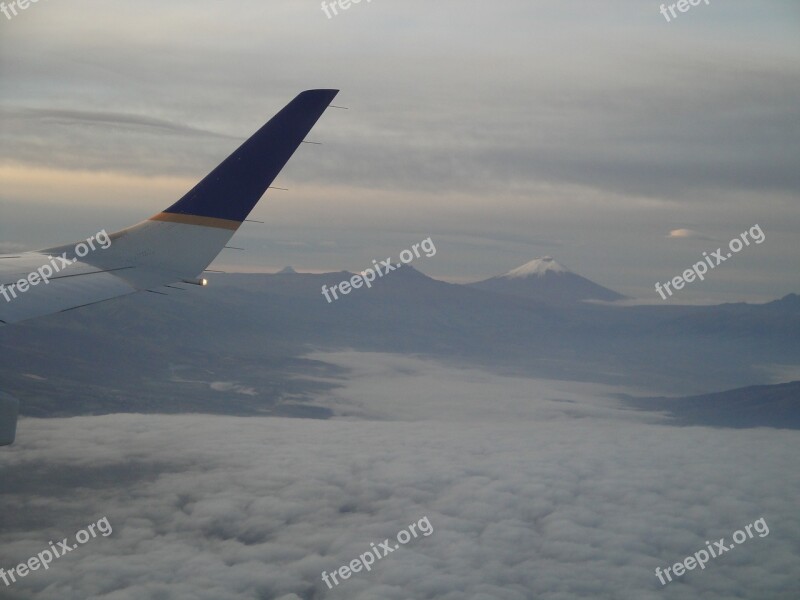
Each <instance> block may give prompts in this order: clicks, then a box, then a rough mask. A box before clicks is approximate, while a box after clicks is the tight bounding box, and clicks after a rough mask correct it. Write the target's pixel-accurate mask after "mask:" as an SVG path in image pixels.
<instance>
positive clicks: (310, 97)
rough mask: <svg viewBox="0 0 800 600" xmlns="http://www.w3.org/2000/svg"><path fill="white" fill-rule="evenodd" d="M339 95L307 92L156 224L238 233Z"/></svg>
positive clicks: (333, 91)
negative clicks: (201, 227) (209, 227)
mask: <svg viewBox="0 0 800 600" xmlns="http://www.w3.org/2000/svg"><path fill="white" fill-rule="evenodd" d="M338 93H339V90H308V91H305V92H302V93H301V94H299V95H298V96H297V97H296V98H295V99H294V100H292V101H291V102H290V103H289V104H287V105H286V107H285V108H284V109H283V110H281V111H280V112H279V113H278V114H277V115H275V116H274V117H273V118H272V119H270V120H269V122H268V123H267V124H266V125H264V126H263V127H262V128H261V129H259V130H258V131H257V132H256V133H255V134H254V135H253V136H252V137H251V138H250V139H248V140H247V141H246V142H245V143H244V144H242V145H241V146H240V147H239V149H238V150H236V151H235V152H234V153H233V154H231V155H230V156H229V157H228V158H227V159H225V161H223V162H222V164H220V165H219V166H218V167H217V168H216V169H214V170H213V171H211V173H209V174H208V175H207V176H206V177H205V178H204V179H203V180H202V181H201V182H200V183H198V184H197V185H196V186H194V188H192V190H191V191H189V193H187V194H186V195H185V196H184V197H183V198H181V199H180V200H178V201H177V202H176V203H175V204H173V205H172V206H170V207H169V208H168V209H167V210H165V211H164V212H162V213H160V214H158V215H156V216H155V217H152V220H155V221H169V222H181V223H187V224H194V225H207V226H212V227H220V228H224V229H233V230H235V229H237V228H238V227H239V225H240V224H241V223H242V221H244V220H245V219H246V218H247V215H249V214H250V211H251V210H253V207H254V206H255V205H256V203H257V202H258V201H259V199H260V198H261V196H263V195H264V192H266V191H267V188H268V187H269V186H270V185H271V184H272V182H273V181H274V180H275V178H276V177H277V176H278V173H280V171H281V169H283V167H284V166H285V165H286V163H287V162H288V161H289V159H290V158H291V156H292V154H294V152H295V150H297V148H298V147H299V146H300V144H301V143H302V142H303V140H304V139H305V137H306V135H308V133H309V131H311V128H312V127H313V126H314V124H315V123H316V122H317V120H318V119H319V118H320V117H321V116H322V114H323V113H324V112H325V109H326V108H328V105H329V104H330V103H331V101H333V99H334V98H335V97H336V94H338Z"/></svg>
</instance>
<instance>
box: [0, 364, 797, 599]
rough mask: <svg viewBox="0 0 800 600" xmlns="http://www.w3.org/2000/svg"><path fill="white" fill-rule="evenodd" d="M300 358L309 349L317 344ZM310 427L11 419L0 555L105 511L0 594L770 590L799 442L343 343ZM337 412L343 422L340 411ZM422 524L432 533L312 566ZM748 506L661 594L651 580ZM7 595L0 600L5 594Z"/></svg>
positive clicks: (37, 545)
mask: <svg viewBox="0 0 800 600" xmlns="http://www.w3.org/2000/svg"><path fill="white" fill-rule="evenodd" d="M317 358H319V357H317ZM325 358H327V359H328V360H330V361H332V362H335V363H337V364H339V365H342V366H348V367H350V368H352V369H353V371H352V375H351V377H350V378H349V380H348V382H347V384H346V386H345V387H344V388H341V389H340V390H338V391H337V392H336V393H335V394H334V395H331V396H326V397H321V398H320V399H319V401H320V403H321V404H325V405H327V406H329V407H332V408H334V409H335V410H336V411H337V412H338V413H340V414H341V415H342V416H340V417H338V418H335V419H332V420H329V421H316V420H315V421H311V420H301V419H293V420H292V419H275V418H264V419H261V418H246V419H237V418H219V417H205V416H192V415H181V416H174V417H165V416H141V415H111V416H106V417H93V418H73V419H66V420H63V419H56V420H34V419H27V420H24V421H23V422H22V423H21V427H20V432H19V437H20V441H19V445H17V446H15V447H12V448H11V449H6V450H4V452H3V454H4V456H3V463H2V464H3V466H2V481H3V488H2V492H1V493H0V498H2V503H3V505H4V507H5V510H4V515H3V517H2V521H0V523H2V528H1V529H0V531H2V533H0V565H2V566H3V567H5V568H9V567H11V566H13V565H14V564H16V563H18V562H20V561H22V560H24V559H27V558H28V557H29V556H32V555H34V554H36V553H37V552H39V551H40V550H41V549H43V548H45V547H47V542H48V541H49V540H51V539H61V538H62V537H64V536H67V535H71V534H73V533H74V532H75V531H77V530H78V529H80V528H82V527H84V526H86V525H87V524H88V523H91V522H94V521H96V520H97V519H99V518H101V517H102V516H107V517H108V518H109V520H110V522H111V524H112V526H113V527H114V533H113V534H112V535H111V536H110V537H108V538H100V539H97V540H93V541H91V542H89V543H88V544H86V545H85V546H82V547H81V548H80V549H79V550H77V551H75V552H73V553H71V554H70V555H69V556H67V557H65V558H63V559H61V560H59V561H56V562H55V563H54V564H53V566H52V567H51V569H50V570H49V571H47V572H42V571H37V572H35V573H33V574H31V575H30V576H28V577H27V578H26V579H25V580H23V581H22V582H21V583H20V584H17V585H16V586H15V587H14V588H11V589H8V590H2V591H3V592H4V593H6V594H8V593H11V595H10V596H8V597H11V598H20V599H27V598H34V597H36V598H37V599H43V600H49V599H51V598H53V599H55V598H62V597H69V598H87V597H91V598H102V599H106V600H128V599H130V600H140V599H141V598H155V597H163V598H175V599H181V600H182V599H187V600H188V599H209V600H210V599H215V600H218V599H219V598H226V599H267V598H269V599H272V598H280V599H282V600H289V599H293V600H296V599H297V598H302V599H304V600H305V599H317V598H323V597H324V598H348V599H356V600H367V599H373V598H375V599H377V598H389V599H392V598H394V599H398V600H399V599H405V598H409V597H413V598H420V599H424V598H431V599H432V598H438V599H445V600H451V599H452V600H456V599H462V598H468V599H472V600H484V599H489V598H491V599H505V600H523V599H527V598H543V599H546V600H561V599H566V598H609V599H611V598H614V599H619V598H623V599H631V600H633V599H636V600H640V599H645V600H647V599H650V598H653V599H655V598H662V599H663V598H670V599H673V598H674V599H684V598H685V599H689V598H697V597H703V598H708V599H711V600H716V599H719V600H722V599H725V600H729V599H731V598H754V597H758V598H761V599H778V598H781V599H786V600H788V599H789V598H794V597H796V595H797V592H798V587H797V581H796V578H793V577H792V573H793V571H794V566H795V565H796V564H797V563H798V558H800V556H798V555H799V554H800V551H798V540H800V518H798V515H797V510H796V498H797V497H798V494H799V493H800V476H798V474H797V470H796V469H795V468H794V465H795V462H796V456H797V452H798V450H800V435H798V434H797V433H794V432H787V431H773V430H747V431H729V430H715V429H710V428H702V427H687V428H676V427H672V426H669V425H668V424H667V422H666V421H664V420H662V419H660V418H657V417H652V416H647V415H641V414H639V413H634V412H630V411H624V410H622V409H620V408H618V407H617V406H616V404H615V403H614V402H612V401H610V400H608V399H604V398H603V393H604V392H606V391H609V390H606V389H603V388H591V387H588V386H586V385H582V384H564V383H558V382H542V381H536V380H525V379H513V378H502V377H499V376H495V375H490V374H487V373H483V372H480V371H474V370H462V369H456V368H453V367H446V366H442V365H437V364H435V363H431V362H429V361H421V360H416V359H410V358H403V357H396V356H390V355H369V354H366V355H362V354H350V353H344V354H339V355H325ZM345 415H346V416H345ZM423 516H428V517H429V519H430V522H431V524H432V526H433V529H434V533H433V534H432V535H431V536H430V537H426V538H420V539H419V540H415V541H413V542H411V543H410V544H408V545H407V546H405V547H403V548H402V549H400V550H398V551H397V552H395V553H393V554H391V555H390V556H388V557H386V558H384V559H383V560H382V561H380V562H379V563H378V564H377V565H376V567H375V568H374V570H373V571H372V572H371V573H359V574H357V575H355V576H354V577H353V578H351V579H350V580H348V581H346V582H344V583H343V584H342V585H341V586H339V587H338V588H336V589H334V590H332V591H328V590H327V588H326V587H325V585H324V584H323V583H322V581H321V579H320V574H321V572H322V571H323V570H327V571H328V572H330V571H332V570H334V569H336V568H338V567H339V566H340V565H343V564H347V563H349V562H350V560H352V559H353V558H356V557H357V556H358V555H360V554H362V553H364V552H365V551H367V550H369V548H370V543H371V542H376V543H377V542H380V541H382V540H383V539H384V538H387V537H389V538H391V537H393V536H394V535H395V534H396V533H397V532H398V531H399V530H400V529H402V528H404V527H406V526H407V525H408V524H409V523H412V522H414V521H416V520H419V519H420V518H421V517H423ZM760 517H764V518H765V519H766V522H767V524H768V525H769V527H770V531H771V533H770V535H769V536H768V537H765V538H755V539H753V540H751V541H749V542H747V543H745V544H743V545H742V546H741V547H738V548H736V549H735V550H733V551H732V552H730V553H728V554H726V555H724V556H723V557H720V558H718V559H716V560H714V561H712V562H711V563H710V564H709V565H708V566H707V568H706V569H705V570H704V571H693V572H690V573H688V574H687V575H685V576H684V577H683V578H681V580H679V581H676V582H674V583H671V584H669V585H667V586H666V587H664V588H662V586H661V585H660V584H659V583H658V580H657V579H656V577H655V575H654V569H655V568H656V567H657V566H661V567H662V568H663V567H666V566H669V565H671V564H673V563H675V562H678V561H680V560H682V559H683V558H684V557H685V556H687V555H689V554H691V553H693V552H695V551H696V550H698V549H701V548H703V547H704V546H705V541H706V540H716V539H719V538H721V537H723V536H725V537H730V535H731V534H732V532H733V531H735V530H736V529H739V528H741V527H744V526H745V525H746V524H749V523H751V522H753V521H754V520H755V519H758V518H760ZM4 597H5V596H4Z"/></svg>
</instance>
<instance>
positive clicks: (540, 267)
mask: <svg viewBox="0 0 800 600" xmlns="http://www.w3.org/2000/svg"><path fill="white" fill-rule="evenodd" d="M545 273H571V271H570V270H569V269H567V268H566V267H565V266H563V265H561V264H559V263H557V262H556V260H555V259H554V258H553V257H552V256H542V257H540V258H534V259H533V260H532V261H530V262H527V263H525V264H524V265H522V266H521V267H517V268H516V269H511V270H510V271H509V272H508V273H506V274H504V275H501V277H504V278H506V279H521V278H525V277H541V276H543V275H544V274H545Z"/></svg>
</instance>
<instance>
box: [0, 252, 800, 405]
mask: <svg viewBox="0 0 800 600" xmlns="http://www.w3.org/2000/svg"><path fill="white" fill-rule="evenodd" d="M548 262H550V261H544V263H539V264H538V265H529V266H528V268H526V269H523V270H522V271H527V270H530V271H533V272H534V273H532V274H533V275H534V276H536V274H537V272H538V271H540V270H544V273H545V275H546V274H547V273H548V272H550V271H551V270H553V269H554V268H555V269H558V268H559V267H555V265H553V264H549V265H548V264H547V263H548ZM552 262H555V261H552ZM556 264H557V263H556ZM518 273H519V271H518ZM521 274H522V275H531V273H524V272H523V273H521ZM351 276H352V274H351V273H348V272H344V271H342V272H337V273H325V274H308V273H292V272H289V271H288V270H287V271H286V272H283V273H280V274H274V275H264V274H209V276H208V277H209V279H210V285H209V286H208V287H207V288H198V287H196V286H184V287H186V289H185V290H183V291H181V290H176V289H173V288H164V289H163V290H161V291H162V292H163V293H166V294H168V295H166V296H165V295H161V294H138V295H135V296H131V297H127V298H122V299H119V300H115V301H112V302H107V303H102V304H98V305H96V306H93V307H91V308H87V309H79V310H74V311H70V312H67V313H63V314H60V315H54V316H51V317H47V318H44V319H41V320H38V321H33V322H31V323H28V324H22V325H19V326H11V327H3V328H0V348H2V349H3V360H2V361H0V390H2V391H4V392H8V393H10V394H12V395H14V396H16V397H17V398H19V399H20V400H21V403H22V406H21V410H22V413H23V414H26V415H39V416H47V415H50V416H55V415H72V414H98V413H104V412H125V411H136V412H186V411H197V412H209V413H225V414H244V415H247V414H274V415H289V416H309V415H311V416H320V417H325V416H326V413H325V412H324V411H321V410H320V409H319V408H317V407H315V406H314V405H313V398H314V397H316V395H317V394H318V393H319V392H320V391H324V390H326V389H329V388H331V387H333V386H336V378H337V377H338V375H340V373H338V372H337V368H335V367H333V366H331V365H327V364H325V363H321V362H320V361H314V360H309V359H308V358H306V355H307V353H308V352H309V351H310V350H315V349H322V350H337V349H353V350H356V351H372V352H392V353H411V354H415V355H417V356H424V357H430V358H432V359H437V360H443V361H446V362H448V363H451V364H457V365H468V366H475V367H480V368H486V369H490V370H493V371H498V372H502V373H507V374H516V375H523V376H532V377H546V378H550V379H563V380H571V381H592V382H599V383H609V384H615V385H628V386H632V387H633V386H635V387H638V388H639V389H644V390H650V395H652V396H658V395H664V396H666V395H689V394H694V395H696V394H707V393H710V392H715V391H718V390H722V389H731V388H738V387H744V386H750V385H753V384H765V383H772V382H777V381H787V380H789V379H797V377H795V376H793V374H794V373H796V372H797V371H796V366H797V365H800V296H797V295H795V294H790V295H788V296H786V297H785V298H783V299H781V300H775V301H773V302H770V303H767V304H744V303H740V304H723V305H718V306H678V305H658V306H624V305H617V304H604V303H593V302H580V301H574V302H566V301H565V302H563V303H552V302H544V301H541V300H540V299H539V298H532V297H525V296H521V295H517V294H508V293H503V292H500V293H498V292H494V291H488V290H483V289H478V288H476V287H475V286H470V285H457V284H451V283H446V282H443V281H437V280H435V279H432V278H430V277H428V276H427V275H425V274H423V273H421V272H419V271H417V270H416V269H414V268H413V267H411V266H410V265H406V266H403V267H402V268H400V269H398V270H396V271H394V272H392V273H389V274H387V275H386V276H385V277H382V278H380V279H377V280H376V281H375V282H374V284H373V287H372V288H371V289H366V288H363V287H362V288H360V289H354V290H352V291H351V293H349V294H348V295H346V296H341V297H340V298H339V299H338V300H336V301H334V302H332V303H328V302H326V300H325V297H324V296H323V295H322V293H321V289H322V286H323V284H324V285H327V286H328V287H331V286H333V285H336V284H337V283H339V282H341V281H343V280H345V279H349V278H350V277H351ZM526 278H527V277H522V278H521V279H523V280H524V279H526ZM177 287H180V286H177ZM575 297H576V296H574V297H573V298H575ZM76 348H80V349H81V351H80V352H76V351H75V349H76ZM793 367H794V369H795V370H792V369H793ZM220 390H232V391H229V392H223V391H220Z"/></svg>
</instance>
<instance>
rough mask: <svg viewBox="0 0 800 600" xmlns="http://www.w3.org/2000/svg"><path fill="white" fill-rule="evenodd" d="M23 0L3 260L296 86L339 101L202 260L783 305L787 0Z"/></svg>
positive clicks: (80, 231) (794, 177) (53, 236)
mask: <svg viewBox="0 0 800 600" xmlns="http://www.w3.org/2000/svg"><path fill="white" fill-rule="evenodd" d="M659 6H660V3H658V2H641V1H640V0H624V1H623V0H614V1H605V2H596V1H593V0H592V1H590V0H586V1H583V2H579V1H560V2H558V3H555V2H542V1H535V0H502V1H501V2H493V3H490V2H477V1H472V0H459V1H457V2H456V1H450V0H440V1H437V2H435V3H433V2H423V1H421V0H405V1H403V2H398V1H396V0H394V1H391V0H373V1H372V2H369V3H367V2H362V3H361V4H358V5H353V6H352V7H351V8H350V9H348V10H347V11H342V12H340V14H338V15H337V16H335V17H333V18H330V19H329V18H328V17H326V15H325V13H324V12H323V10H322V9H321V6H320V3H319V2H316V1H310V0H309V1H305V0H285V1H284V0H271V1H270V2H261V1H258V0H240V1H234V2H224V3H223V2H212V1H208V0H192V1H189V0H174V1H171V2H168V3H167V2H155V1H152V0H141V1H139V2H135V3H132V2H123V1H121V0H103V1H102V2H100V1H99V0H72V1H70V2H55V1H54V0H40V1H39V2H38V3H36V4H31V5H30V7H29V8H27V9H26V10H24V11H21V12H20V13H19V14H18V15H17V16H15V17H13V18H12V19H7V18H5V17H3V16H2V15H1V14H0V81H2V85H0V252H16V251H20V250H25V249H36V248H40V247H46V246H51V245H54V244H55V243H62V242H63V243H67V242H71V241H75V240H78V239H83V238H85V237H86V236H88V235H90V234H92V233H94V232H96V231H99V230H100V229H106V230H108V231H112V230H117V229H121V228H124V227H126V226H128V225H131V224H133V223H135V222H138V221H140V220H142V219H145V218H147V217H149V216H150V215H152V214H154V213H157V212H159V211H161V210H162V209H163V208H165V207H167V206H169V205H170V204H172V203H173V202H174V201H175V200H177V199H178V198H179V197H181V196H182V195H183V194H184V193H185V192H186V191H188V189H190V188H191V187H192V186H193V185H194V183H196V182H197V181H199V180H200V179H201V178H202V177H203V176H204V175H205V174H206V173H207V172H209V171H210V170H211V169H212V168H213V167H215V166H216V165H217V164H218V163H219V162H221V161H222V160H223V159H224V158H225V157H226V156H227V155H228V154H229V153H230V152H231V151H233V150H234V149H235V148H236V146H237V145H238V144H239V143H240V142H241V141H243V140H244V139H246V138H247V137H248V136H249V135H250V134H252V133H253V132H254V131H255V130H256V129H257V128H258V127H260V126H261V125H262V124H263V123H264V122H265V121H266V120H268V119H269V118H270V117H271V116H272V115H273V114H274V113H275V112H277V111H278V110H279V109H280V108H281V107H282V106H284V105H285V104H286V103H287V102H289V101H290V100H291V99H292V98H293V97H294V96H295V95H296V94H297V93H298V92H300V91H302V90H304V89H310V88H336V89H340V90H341V93H340V95H339V97H338V98H337V99H336V104H337V105H341V106H345V107H347V108H348V110H337V109H332V110H330V111H329V112H328V113H326V115H325V116H324V117H323V119H322V120H321V121H320V122H319V123H318V125H317V126H316V127H315V129H314V130H313V131H312V133H311V135H310V137H309V139H310V140H312V141H317V142H321V143H322V145H304V146H302V147H301V148H300V149H299V150H298V152H297V153H296V154H295V156H294V157H293V159H292V160H291V161H290V163H289V165H288V166H287V168H286V169H285V170H284V172H283V173H282V174H281V176H280V177H279V179H278V181H277V182H276V185H277V186H281V187H285V188H288V189H289V191H287V192H284V191H278V190H271V191H269V192H268V193H267V195H266V197H265V199H264V200H263V201H262V202H261V203H260V205H259V206H258V207H257V208H256V210H255V211H254V213H253V215H252V218H253V219H256V220H259V221H264V224H263V225H262V224H257V223H247V224H245V226H244V227H243V228H242V230H241V231H240V233H239V234H238V236H237V238H236V245H237V246H242V247H244V248H246V252H233V251H225V252H224V253H223V254H222V255H221V257H220V258H219V260H218V261H217V263H216V265H215V267H214V268H219V269H224V270H230V271H267V272H270V271H276V270H278V269H280V268H282V267H284V266H286V265H292V266H294V267H295V268H296V269H298V270H301V271H315V272H319V271H336V270H341V269H349V270H352V271H358V270H361V269H363V268H365V267H367V266H369V265H370V264H371V262H372V260H373V259H383V258H385V257H388V256H397V255H398V254H399V252H400V251H402V250H403V249H405V248H409V247H410V246H412V245H413V244H414V243H417V242H419V241H421V240H422V239H425V238H427V237H429V236H430V237H431V238H432V239H433V240H434V242H435V243H436V246H437V249H438V252H437V254H436V256H435V257H433V258H430V259H424V261H420V262H418V263H417V264H416V265H415V266H416V267H418V268H419V269H420V270H422V271H423V272H425V273H427V274H429V275H431V276H434V277H437V278H441V279H445V280H448V281H453V282H466V281H476V280H480V279H485V278H488V277H490V276H494V275H497V274H500V273H504V272H506V271H508V270H509V269H512V268H514V267H517V266H519V265H521V264H523V263H525V262H527V261H529V260H531V259H533V258H535V257H538V256H543V255H551V256H554V257H555V258H556V259H557V260H558V261H559V262H560V263H562V264H564V265H565V266H567V267H568V268H570V269H572V270H573V271H576V272H578V273H580V274H582V275H584V276H587V277H589V278H590V279H592V280H594V281H596V282H598V283H600V284H602V285H605V286H608V287H611V288H613V289H615V290H617V291H619V292H621V293H624V294H626V295H629V296H633V297H636V298H641V299H643V300H646V301H657V302H661V300H660V299H659V297H658V295H657V294H656V292H655V288H654V284H655V283H656V282H664V281H668V280H670V279H672V278H673V277H674V276H676V275H680V274H681V273H682V272H683V271H685V270H686V269H687V268H689V267H690V266H691V265H692V264H694V263H696V262H698V261H700V260H702V253H703V252H709V253H710V252H712V251H714V250H716V249H717V248H718V247H724V246H725V245H726V244H727V243H728V241H729V240H730V239H732V238H734V237H738V236H739V235H740V234H741V233H742V232H743V231H746V230H748V229H749V228H751V227H753V226H754V225H756V224H758V225H759V226H760V227H761V228H762V230H763V231H764V234H765V241H764V243H762V244H759V245H751V246H749V247H747V248H746V249H744V250H743V251H742V252H740V253H738V254H736V255H735V257H734V258H732V259H731V260H729V261H727V262H726V263H725V264H724V265H720V266H719V267H718V268H717V269H716V270H715V271H714V272H713V274H712V276H709V277H708V278H707V279H706V281H703V282H695V283H693V284H692V285H690V286H687V287H686V288H685V289H684V290H683V291H682V293H681V295H680V296H679V297H678V298H676V299H674V300H670V302H672V303H676V302H681V303H707V302H727V301H768V300H771V299H774V298H778V297H781V296H783V295H785V294H788V293H792V292H794V293H796V292H798V291H800V285H798V284H800V278H798V268H797V265H798V260H799V259H800V241H799V240H800V235H798V233H800V211H798V202H800V105H798V102H797V98H798V97H800V94H799V93H798V92H800V35H798V33H800V4H798V3H797V2H795V1H793V0H786V1H777V0H767V1H759V2H744V1H735V0H728V1H726V2H717V1H715V2H711V3H710V4H709V5H706V4H705V3H702V4H701V5H699V6H697V7H693V8H692V9H691V10H690V11H689V12H687V13H681V14H679V16H678V17H677V18H675V19H672V20H671V21H670V22H667V21H666V19H665V18H664V17H663V16H662V15H661V14H660V13H659Z"/></svg>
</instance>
